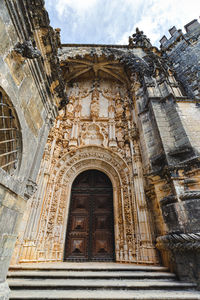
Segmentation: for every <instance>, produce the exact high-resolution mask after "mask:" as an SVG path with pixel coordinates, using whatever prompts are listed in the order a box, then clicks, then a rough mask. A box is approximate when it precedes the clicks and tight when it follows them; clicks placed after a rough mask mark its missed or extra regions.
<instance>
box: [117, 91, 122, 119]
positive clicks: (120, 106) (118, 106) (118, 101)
mask: <svg viewBox="0 0 200 300" xmlns="http://www.w3.org/2000/svg"><path fill="white" fill-rule="evenodd" d="M115 107H116V117H117V118H121V117H122V115H123V112H124V109H123V106H122V103H121V97H120V94H119V92H118V93H117V97H116V106H115Z"/></svg>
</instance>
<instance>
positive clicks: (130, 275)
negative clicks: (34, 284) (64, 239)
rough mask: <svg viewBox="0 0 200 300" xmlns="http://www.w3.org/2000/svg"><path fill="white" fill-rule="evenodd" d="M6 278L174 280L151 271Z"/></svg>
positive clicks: (29, 273)
mask: <svg viewBox="0 0 200 300" xmlns="http://www.w3.org/2000/svg"><path fill="white" fill-rule="evenodd" d="M7 277H8V278H33V279H37V278H44V277H45V278H49V279H51V278H55V279H58V278H60V279H73V278H76V279H86V278H88V279H92V278H93V279H100V280H101V279H104V278H106V279H113V278H117V279H170V278H171V279H175V278H176V276H175V274H172V273H168V272H151V271H148V272H147V271H128V272H127V271H115V272H113V271H110V272H105V271H101V272H99V271H95V270H94V271H85V272H79V271H68V270H66V271H60V270H59V271H54V270H53V271H47V270H39V271H36V270H35V271H28V270H25V271H24V270H21V271H9V272H8V275H7Z"/></svg>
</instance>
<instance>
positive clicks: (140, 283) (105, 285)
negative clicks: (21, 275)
mask: <svg viewBox="0 0 200 300" xmlns="http://www.w3.org/2000/svg"><path fill="white" fill-rule="evenodd" d="M8 284H9V286H10V288H11V289H35V288H37V289H49V290H50V289H63V290H67V289H83V290H84V289H87V290H94V289H95V290H100V289H104V290H105V289H113V290H114V289H127V290H130V289H131V290H156V289H163V290H164V289H171V290H178V289H179V290H180V289H181V290H186V289H192V288H195V284H192V283H183V282H178V281H174V280H167V279H166V280H161V279H160V280H149V279H146V280H143V279H142V280H123V279H121V280H119V279H110V280H105V279H104V280H103V279H101V280H96V279H79V280H77V279H42V280H37V279H34V280H33V279H8Z"/></svg>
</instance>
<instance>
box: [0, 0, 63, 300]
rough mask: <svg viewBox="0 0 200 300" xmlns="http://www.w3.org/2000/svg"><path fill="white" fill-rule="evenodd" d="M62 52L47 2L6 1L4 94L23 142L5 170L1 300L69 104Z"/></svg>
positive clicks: (0, 18) (1, 4) (1, 56)
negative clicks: (56, 124) (29, 205)
mask: <svg viewBox="0 0 200 300" xmlns="http://www.w3.org/2000/svg"><path fill="white" fill-rule="evenodd" d="M57 47H58V40H57V39H56V34H55V33H54V31H53V29H52V28H51V27H50V26H49V19H48V15H47V12H46V11H45V9H44V3H43V1H40V0H36V1H10V0H3V1H0V91H1V93H2V95H3V98H5V97H6V98H7V99H8V100H9V103H11V104H12V108H13V109H14V110H15V114H16V117H17V120H18V122H19V131H20V137H19V138H20V140H21V141H20V145H21V147H20V149H18V151H19V155H18V161H17V163H16V166H15V170H14V171H13V172H12V174H9V173H7V172H6V171H4V170H3V169H0V193H1V200H0V261H1V263H0V298H1V299H6V297H7V296H8V289H7V286H6V283H5V278H6V274H7V270H8V266H9V262H10V258H11V255H12V252H13V249H14V244H15V241H16V238H17V234H18V230H19V224H20V220H21V218H22V215H23V212H24V209H25V206H26V201H27V199H28V198H29V197H30V196H31V195H32V194H33V193H34V192H35V190H36V183H35V181H36V176H37V173H38V170H39V166H40V162H41V159H42V155H43V151H44V147H45V144H46V140H47V137H48V132H49V129H50V128H51V127H52V125H53V120H54V118H55V117H56V115H57V106H59V103H61V102H65V100H66V99H65V93H64V89H63V88H61V86H62V80H61V77H60V73H59V64H58V59H57V56H56V54H57ZM52 70H53V71H52ZM6 289H7V291H6Z"/></svg>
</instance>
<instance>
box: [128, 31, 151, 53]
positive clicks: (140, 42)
mask: <svg viewBox="0 0 200 300" xmlns="http://www.w3.org/2000/svg"><path fill="white" fill-rule="evenodd" d="M134 46H140V47H145V48H151V47H152V45H151V42H150V39H148V38H147V36H146V35H145V34H144V32H143V31H140V30H139V28H138V27H137V28H136V33H134V34H133V35H132V36H129V47H134Z"/></svg>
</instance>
